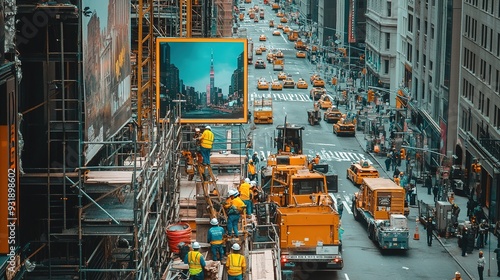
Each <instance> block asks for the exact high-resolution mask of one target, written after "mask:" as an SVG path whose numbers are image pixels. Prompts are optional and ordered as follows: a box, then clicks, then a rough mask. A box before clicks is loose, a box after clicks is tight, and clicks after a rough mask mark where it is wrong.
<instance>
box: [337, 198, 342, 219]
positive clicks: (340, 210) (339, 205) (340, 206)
mask: <svg viewBox="0 0 500 280" xmlns="http://www.w3.org/2000/svg"><path fill="white" fill-rule="evenodd" d="M337 212H339V217H340V219H342V213H343V212H344V203H342V200H341V199H340V198H339V199H337Z"/></svg>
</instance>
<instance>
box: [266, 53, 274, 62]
mask: <svg viewBox="0 0 500 280" xmlns="http://www.w3.org/2000/svg"><path fill="white" fill-rule="evenodd" d="M275 58H276V54H275V53H273V52H270V53H268V54H267V62H273V60H274V59H275Z"/></svg>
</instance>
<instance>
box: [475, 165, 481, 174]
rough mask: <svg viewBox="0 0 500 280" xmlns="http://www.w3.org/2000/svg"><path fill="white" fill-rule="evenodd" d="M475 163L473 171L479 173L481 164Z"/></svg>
mask: <svg viewBox="0 0 500 280" xmlns="http://www.w3.org/2000/svg"><path fill="white" fill-rule="evenodd" d="M475 165H476V167H475V168H474V172H476V173H481V164H480V163H476V164H475Z"/></svg>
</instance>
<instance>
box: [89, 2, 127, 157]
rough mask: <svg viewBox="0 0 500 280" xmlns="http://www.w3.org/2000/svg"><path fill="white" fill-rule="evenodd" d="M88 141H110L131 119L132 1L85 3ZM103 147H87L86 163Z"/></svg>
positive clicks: (92, 145)
mask: <svg viewBox="0 0 500 280" xmlns="http://www.w3.org/2000/svg"><path fill="white" fill-rule="evenodd" d="M82 6H83V7H86V8H87V7H88V9H87V10H88V13H85V16H84V17H83V19H82V21H83V40H82V47H83V75H84V93H85V96H84V102H85V140H86V141H88V142H102V141H106V140H108V139H110V138H111V137H112V136H113V135H115V134H116V132H118V130H119V129H120V128H122V127H123V126H124V125H125V124H126V123H127V122H128V121H129V120H130V118H131V110H130V107H131V105H130V104H131V102H130V73H131V67H130V10H131V6H130V1H120V0H83V5H82ZM101 147H102V145H101V144H87V145H86V147H85V163H88V162H89V161H90V160H91V159H92V158H93V157H94V156H95V155H96V153H97V152H98V151H99V150H100V148H101Z"/></svg>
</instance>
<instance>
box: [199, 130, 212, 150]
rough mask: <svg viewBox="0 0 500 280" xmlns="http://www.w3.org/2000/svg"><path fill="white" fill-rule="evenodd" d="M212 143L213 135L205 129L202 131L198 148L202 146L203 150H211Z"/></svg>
mask: <svg viewBox="0 0 500 280" xmlns="http://www.w3.org/2000/svg"><path fill="white" fill-rule="evenodd" d="M213 143H214V134H213V132H212V131H210V129H205V131H203V134H202V135H201V143H200V146H202V147H203V148H205V149H212V144H213Z"/></svg>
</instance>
